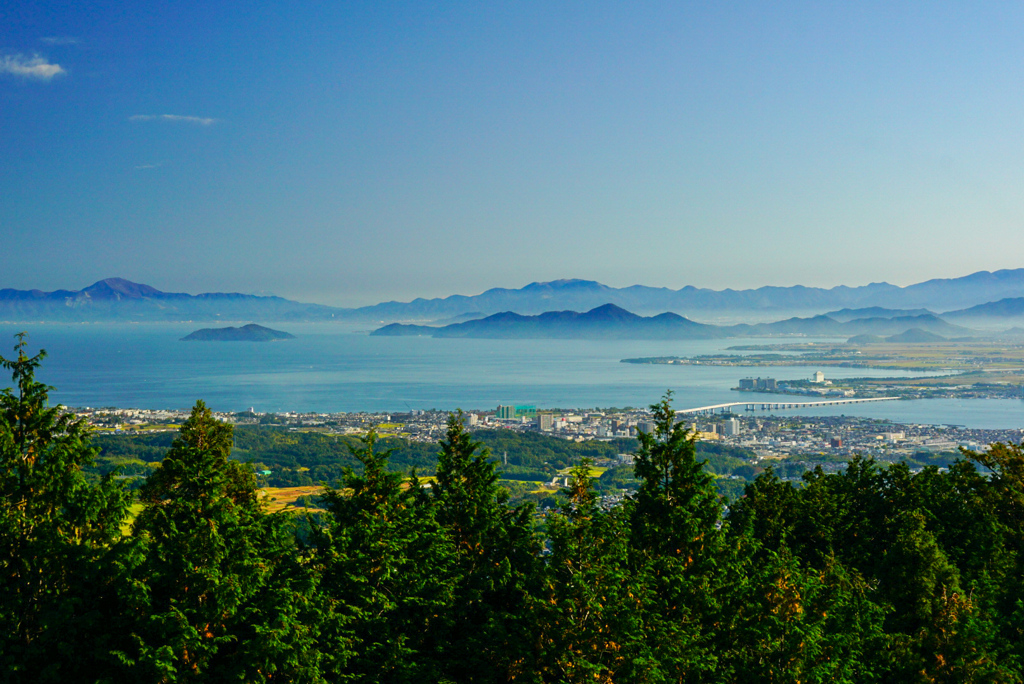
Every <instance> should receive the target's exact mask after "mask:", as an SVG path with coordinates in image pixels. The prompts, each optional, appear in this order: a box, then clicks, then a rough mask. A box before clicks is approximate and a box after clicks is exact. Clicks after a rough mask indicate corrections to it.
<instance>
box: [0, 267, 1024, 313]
mask: <svg viewBox="0 0 1024 684" xmlns="http://www.w3.org/2000/svg"><path fill="white" fill-rule="evenodd" d="M1015 298H1020V299H1024V269H1013V270H1003V271H996V272H988V271H980V272H978V273H974V274H971V275H969V276H964V277H962V278H943V279H934V280H929V281H926V282H923V283H918V284H915V285H909V286H907V287H898V286H896V285H890V284H888V283H871V284H869V285H863V286H858V287H848V286H845V285H840V286H837V287H833V288H829V289H824V288H813V287H805V286H802V285H795V286H791V287H779V286H766V287H761V288H756V289H751V290H733V289H725V290H710V289H706V288H697V287H693V286H687V287H683V288H680V289H679V290H672V289H669V288H665V287H648V286H645V285H631V286H629V287H623V288H614V287H609V286H607V285H603V284H601V283H598V282H595V281H591V280H579V279H567V280H554V281H550V282H535V283H530V284H529V285H526V286H525V287H522V288H519V289H509V288H492V289H490V290H487V291H485V292H482V293H480V294H478V295H451V296H449V297H443V298H435V299H422V298H421V299H414V300H412V301H410V302H397V301H392V302H383V303H380V304H375V305H373V306H365V307H360V308H357V309H345V308H339V307H332V306H325V305H321V304H306V303H301V302H296V301H291V300H288V299H284V298H282V297H268V296H258V295H248V294H240V293H224V292H210V293H203V294H198V295H191V294H185V293H175V292H162V291H160V290H157V289H156V288H154V287H151V286H149V285H144V284H140V283H133V282H131V281H128V280H125V279H122V278H108V279H105V280H101V281H99V282H97V283H94V284H93V285H90V286H89V287H86V288H84V289H82V290H78V291H71V290H56V291H54V292H43V291H41V290H14V289H3V290H0V320H4V321H62V322H92V321H96V322H101V321H111V322H113V321H139V322H142V321H187V320H223V321H244V320H254V319H257V320H264V321H327V320H350V321H361V322H370V321H372V322H376V323H378V324H379V323H385V322H390V321H406V322H410V321H438V320H444V319H447V320H455V321H457V320H459V317H466V316H467V314H472V315H474V316H480V317H483V316H489V315H492V314H495V313H500V312H504V311H514V312H516V313H518V314H521V315H538V314H542V313H545V312H553V311H568V312H579V311H590V310H592V309H594V308H598V307H600V306H603V305H604V304H614V305H615V306H617V307H620V308H622V309H624V310H626V311H631V312H634V313H636V314H642V315H651V314H659V313H662V312H672V313H675V314H678V315H680V316H681V317H689V318H692V317H693V316H694V314H703V315H705V316H714V315H716V314H718V313H721V312H731V313H733V314H735V315H736V316H735V318H736V319H739V320H743V317H744V315H757V316H760V317H761V319H762V320H764V318H765V314H766V313H767V314H772V313H777V314H778V315H779V316H780V317H781V316H784V315H786V314H789V315H793V314H797V315H800V316H808V315H810V314H816V313H819V312H826V311H827V312H830V313H831V314H833V315H834V316H835V320H837V321H838V322H840V323H841V322H845V321H849V320H854V319H855V318H865V317H877V318H895V317H902V316H912V315H923V314H928V313H931V312H933V311H950V310H952V311H951V312H950V314H949V317H950V319H951V320H954V319H955V320H963V321H965V322H967V321H968V320H969V319H971V318H975V317H978V316H989V317H991V316H993V315H995V316H998V315H1010V316H1016V315H1019V314H1013V313H1006V314H1001V313H999V312H998V311H997V310H995V309H993V310H991V311H988V310H984V311H983V310H978V311H970V310H971V309H972V308H973V307H978V306H979V305H987V304H993V305H994V304H995V303H996V301H997V300H1007V299H1015ZM1012 306H1013V305H1011V304H1006V305H1005V307H1006V308H1007V310H1008V311H1009V309H1011V308H1012ZM943 315H945V314H943ZM734 320H735V319H734Z"/></svg>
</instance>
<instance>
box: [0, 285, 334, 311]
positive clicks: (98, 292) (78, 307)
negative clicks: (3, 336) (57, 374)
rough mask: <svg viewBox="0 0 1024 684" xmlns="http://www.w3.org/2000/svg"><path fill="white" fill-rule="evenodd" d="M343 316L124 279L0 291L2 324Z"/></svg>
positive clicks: (268, 299) (243, 296)
mask: <svg viewBox="0 0 1024 684" xmlns="http://www.w3.org/2000/svg"><path fill="white" fill-rule="evenodd" d="M345 312H346V310H345V309H339V308H335V307H330V306H323V305H320V304H304V303H301V302H294V301H291V300H288V299H284V298H282V297H263V296H258V295H248V294H241V293H237V292H207V293H203V294H198V295H191V294H185V293H181V292H161V291H160V290H157V289H156V288H154V287H150V286H149V285H143V284H140V283H133V282H131V281H129V280H125V279H123V278H107V279H105V280H100V281H98V282H96V283H93V284H92V285H90V286H89V287H86V288H84V289H82V290H78V291H70V290H56V291H54V292H43V291H41V290H12V289H9V288H8V289H3V290H0V320H6V321H57V322H130V321H137V322H158V321H188V320H225V321H229V320H230V321H240V320H253V319H261V320H276V321H302V320H306V321H310V320H312V321H315V320H331V319H336V318H340V317H341V316H343V315H344V314H345Z"/></svg>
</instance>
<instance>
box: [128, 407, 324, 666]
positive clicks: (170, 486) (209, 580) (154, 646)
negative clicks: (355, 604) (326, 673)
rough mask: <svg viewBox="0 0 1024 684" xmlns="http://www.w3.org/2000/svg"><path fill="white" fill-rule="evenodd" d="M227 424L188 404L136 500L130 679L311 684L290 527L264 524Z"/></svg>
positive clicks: (307, 602) (308, 636) (311, 586)
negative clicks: (234, 456) (138, 557)
mask: <svg viewBox="0 0 1024 684" xmlns="http://www.w3.org/2000/svg"><path fill="white" fill-rule="evenodd" d="M230 451H231V426H230V425H227V424H224V423H222V422H220V421H218V420H216V419H215V418H214V417H213V415H212V413H211V411H210V410H209V409H208V408H207V407H206V406H205V405H204V404H203V402H201V401H200V402H197V403H196V405H195V407H194V408H193V410H192V414H191V416H190V417H189V418H188V420H187V421H186V422H185V424H184V425H183V426H182V429H181V433H180V436H179V437H178V439H176V440H175V441H174V444H173V445H172V446H171V449H170V450H169V451H168V453H167V456H166V458H165V459H164V460H163V462H162V463H161V465H160V467H159V468H158V469H157V470H156V472H154V473H153V475H152V476H150V478H149V480H148V481H147V482H146V484H145V485H144V486H143V487H142V489H141V491H140V498H141V500H142V502H143V503H144V504H145V509H144V510H143V511H142V513H141V514H140V515H139V517H138V519H137V520H136V521H135V525H134V534H135V537H136V540H135V543H136V544H138V545H139V546H140V548H141V553H142V554H143V555H144V561H143V562H142V563H141V567H140V569H139V571H138V572H139V574H140V577H141V583H142V586H143V588H144V589H143V591H141V592H137V593H136V595H134V596H133V597H132V599H131V601H133V602H135V603H136V604H137V609H138V611H139V613H138V620H137V622H136V633H135V634H136V637H137V649H136V650H135V652H133V653H132V654H130V657H129V655H127V654H126V656H125V658H126V660H128V661H129V664H130V666H131V668H130V671H131V672H132V676H134V677H136V678H140V679H153V680H159V681H186V680H195V681H226V680H238V681H251V682H261V681H312V682H315V681H320V680H321V679H322V677H321V669H320V668H321V656H320V653H319V652H318V651H317V650H316V648H315V645H316V641H315V637H316V634H317V632H318V631H319V629H320V628H321V625H320V624H319V620H320V617H319V616H320V608H321V606H320V605H319V604H318V601H317V597H318V593H317V590H316V583H315V582H314V578H313V576H312V575H311V574H310V573H309V572H308V570H307V569H306V567H305V566H304V565H302V564H300V563H299V562H298V558H297V556H298V552H297V549H296V546H295V541H294V536H293V534H292V530H293V525H292V524H291V522H290V520H289V519H288V518H287V517H286V516H285V515H283V514H278V515H268V514H267V513H266V512H265V511H264V510H263V507H262V506H261V504H260V502H259V499H258V491H257V488H256V480H255V476H254V474H253V473H252V471H251V469H249V468H248V467H247V466H244V465H242V464H240V463H238V462H237V461H231V460H229V459H228V455H229V453H230Z"/></svg>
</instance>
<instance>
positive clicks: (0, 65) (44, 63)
mask: <svg viewBox="0 0 1024 684" xmlns="http://www.w3.org/2000/svg"><path fill="white" fill-rule="evenodd" d="M0 73H7V74H14V75H15V76H21V77H23V78H36V79H39V80H41V81H49V80H50V79H51V78H53V77H54V76H58V75H60V74H66V73H67V72H66V71H64V68H63V67H62V66H61V65H60V64H52V63H50V62H49V61H48V60H47V59H46V58H45V57H40V56H39V55H32V56H31V57H26V56H25V55H20V54H19V55H7V56H5V57H0Z"/></svg>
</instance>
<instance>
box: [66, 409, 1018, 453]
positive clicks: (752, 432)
mask: <svg viewBox="0 0 1024 684" xmlns="http://www.w3.org/2000/svg"><path fill="white" fill-rule="evenodd" d="M75 412H76V413H77V414H78V415H80V416H82V417H85V418H86V419H87V420H88V421H89V422H90V423H91V424H93V425H94V426H96V427H97V428H98V429H100V430H113V431H124V432H131V431H136V430H142V429H146V430H147V431H152V430H159V429H166V430H174V429H177V427H176V426H177V425H180V424H181V423H182V422H184V420H185V419H187V418H188V416H189V413H190V412H189V411H173V410H148V409H119V408H106V409H92V408H82V409H76V410H75ZM214 415H215V416H216V417H217V418H219V419H221V420H225V421H228V422H231V423H235V424H240V425H244V424H265V425H281V426H285V427H288V428H291V429H307V430H316V431H321V432H325V433H330V434H352V435H358V434H365V433H366V431H367V430H369V429H370V428H372V427H375V428H376V429H377V431H378V432H379V433H380V434H382V435H394V436H400V437H403V438H405V439H409V440H412V441H422V442H436V441H438V440H439V439H441V438H442V437H443V436H444V433H445V431H446V429H447V423H448V416H449V414H448V412H446V411H410V412H408V413H299V412H286V413H274V414H264V413H257V412H255V411H252V410H250V411H246V412H241V413H215V414H214ZM462 420H463V422H464V423H465V425H466V426H467V427H469V428H471V429H488V428H506V429H511V430H515V431H518V432H530V431H534V432H541V433H544V434H549V435H552V436H555V437H561V438H563V439H570V440H575V441H586V440H594V439H596V440H611V439H615V438H629V437H633V438H635V437H636V435H637V433H638V432H651V431H653V430H654V422H653V420H652V416H651V412H650V410H649V409H633V408H625V409H608V410H599V409H576V410H538V409H537V407H536V406H531V405H526V406H524V405H519V406H511V405H510V406H504V405H503V406H499V407H498V408H497V409H495V410H493V411H473V412H468V413H463V414H462ZM683 420H685V421H686V422H687V425H688V427H690V428H691V429H692V430H694V431H695V432H696V433H697V434H698V437H699V439H701V440H705V441H721V442H722V443H723V444H729V445H734V446H737V447H742V448H744V449H748V450H750V451H752V452H753V453H754V454H756V456H757V457H758V458H761V459H773V458H776V459H777V458H789V457H791V456H797V455H802V454H828V455H835V456H840V457H849V456H853V455H854V454H863V455H870V456H876V457H879V458H883V459H886V460H898V459H899V458H900V457H902V456H912V455H913V454H914V453H918V452H922V451H923V452H932V453H939V452H955V451H957V450H958V449H959V448H960V447H965V448H967V449H973V450H981V449H985V448H986V447H987V445H988V444H990V443H993V442H1012V443H1020V442H1021V441H1022V440H1024V430H982V429H972V428H966V427H962V426H955V425H904V424H897V423H892V422H890V421H886V420H878V419H872V418H859V417H853V416H817V417H808V416H799V415H793V416H786V415H768V414H760V415H756V416H751V415H737V414H732V413H724V414H713V415H702V416H686V417H685V418H683Z"/></svg>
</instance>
